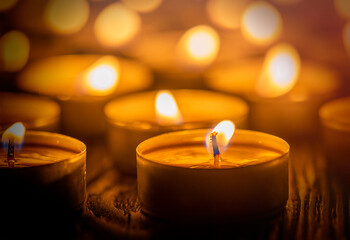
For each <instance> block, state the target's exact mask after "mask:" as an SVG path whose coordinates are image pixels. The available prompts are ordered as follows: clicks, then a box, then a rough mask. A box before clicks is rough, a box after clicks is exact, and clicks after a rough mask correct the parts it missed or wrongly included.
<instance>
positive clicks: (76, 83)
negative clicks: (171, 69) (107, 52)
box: [17, 55, 152, 137]
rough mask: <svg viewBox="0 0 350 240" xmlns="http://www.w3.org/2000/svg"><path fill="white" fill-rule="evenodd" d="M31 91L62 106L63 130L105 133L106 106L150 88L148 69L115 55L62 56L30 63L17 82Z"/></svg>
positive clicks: (74, 132) (79, 132)
mask: <svg viewBox="0 0 350 240" xmlns="http://www.w3.org/2000/svg"><path fill="white" fill-rule="evenodd" d="M17 83H18V86H19V87H20V88H21V89H23V90H25V91H28V92H33V93H38V94H41V95H46V96H50V97H54V98H55V99H57V100H58V101H59V102H60V104H61V107H62V130H63V131H64V132H65V133H69V134H70V135H75V136H79V137H80V136H91V135H98V134H102V133H103V131H104V130H105V122H104V118H103V106H104V104H105V103H106V102H107V101H108V100H109V99H111V98H112V97H115V96H118V95H122V94H126V93H130V92H136V91H140V90H143V89H146V88H148V87H149V86H150V85H151V83H152V81H151V74H150V72H149V70H148V69H147V68H146V67H145V66H143V65H142V64H140V63H138V62H134V61H131V60H127V59H122V58H116V57H114V56H99V55H63V56H55V57H50V58H46V59H42V60H39V61H37V62H33V63H31V64H30V65H29V66H28V67H27V68H26V69H25V70H24V71H23V72H21V74H20V76H19V79H18V82H17Z"/></svg>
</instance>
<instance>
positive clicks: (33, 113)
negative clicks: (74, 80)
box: [0, 92, 61, 131]
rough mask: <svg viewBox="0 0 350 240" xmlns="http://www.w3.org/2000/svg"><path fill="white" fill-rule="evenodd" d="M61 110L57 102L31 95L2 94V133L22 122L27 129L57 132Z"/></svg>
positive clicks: (0, 94)
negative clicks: (17, 122) (15, 123)
mask: <svg viewBox="0 0 350 240" xmlns="http://www.w3.org/2000/svg"><path fill="white" fill-rule="evenodd" d="M60 113H61V108H60V106H59V104H58V103H56V102H55V101H53V100H51V99H49V98H45V97H39V96H34V95H29V94H22V93H8V92H6V93H5V92H1V93H0V131H4V130H5V129H7V128H8V127H10V126H11V125H12V124H13V123H14V122H16V121H21V122H22V123H23V124H24V125H25V127H26V128H27V129H32V130H45V131H57V130H58V128H59V120H60Z"/></svg>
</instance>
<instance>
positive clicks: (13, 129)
mask: <svg viewBox="0 0 350 240" xmlns="http://www.w3.org/2000/svg"><path fill="white" fill-rule="evenodd" d="M25 131H26V129H25V127H24V125H23V124H22V123H21V122H16V123H15V124H13V125H11V126H10V127H9V128H8V129H6V130H5V132H4V133H3V134H2V139H1V140H2V143H3V146H4V148H6V147H7V144H8V142H9V141H13V143H14V144H16V145H17V146H20V145H21V144H22V142H23V139H24V134H25Z"/></svg>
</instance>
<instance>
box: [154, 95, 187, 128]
mask: <svg viewBox="0 0 350 240" xmlns="http://www.w3.org/2000/svg"><path fill="white" fill-rule="evenodd" d="M155 108H156V119H157V122H158V123H159V124H160V125H176V124H180V123H182V115H181V113H180V110H179V108H178V106H177V104H176V101H175V98H174V96H173V95H172V94H171V92H169V91H159V92H158V93H157V96H156V101H155Z"/></svg>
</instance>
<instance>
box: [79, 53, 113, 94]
mask: <svg viewBox="0 0 350 240" xmlns="http://www.w3.org/2000/svg"><path fill="white" fill-rule="evenodd" d="M119 72H120V71H119V62H118V59H117V58H115V57H113V56H104V57H102V58H100V59H99V60H98V61H96V62H95V63H94V64H93V65H92V66H91V67H90V68H89V69H88V70H86V71H85V72H84V74H83V76H82V79H83V83H81V82H80V83H78V84H79V86H78V89H82V93H83V94H86V95H95V96H104V95H109V94H111V93H112V92H114V91H115V89H116V87H117V85H118V80H119ZM81 84H82V86H80V85H81Z"/></svg>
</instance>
